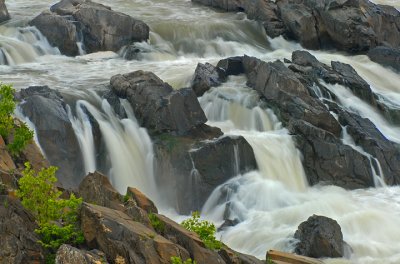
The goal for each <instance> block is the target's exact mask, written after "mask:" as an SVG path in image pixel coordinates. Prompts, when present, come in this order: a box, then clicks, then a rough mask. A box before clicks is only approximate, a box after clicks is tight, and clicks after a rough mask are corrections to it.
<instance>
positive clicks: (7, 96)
mask: <svg viewBox="0 0 400 264" xmlns="http://www.w3.org/2000/svg"><path fill="white" fill-rule="evenodd" d="M14 92H15V90H14V89H13V88H12V87H11V85H5V84H0V135H1V136H2V137H3V138H4V139H7V138H8V136H9V135H10V133H11V132H12V131H14V137H13V141H12V142H8V144H7V147H8V149H9V150H10V152H11V154H12V155H18V153H19V152H21V150H23V149H24V148H25V146H26V145H27V144H28V142H29V141H30V140H31V139H32V138H33V131H31V130H30V129H29V128H28V127H27V126H26V124H25V123H21V124H20V125H19V126H17V125H15V124H14V118H13V117H12V114H13V113H14V110H15V106H16V104H15V101H14Z"/></svg>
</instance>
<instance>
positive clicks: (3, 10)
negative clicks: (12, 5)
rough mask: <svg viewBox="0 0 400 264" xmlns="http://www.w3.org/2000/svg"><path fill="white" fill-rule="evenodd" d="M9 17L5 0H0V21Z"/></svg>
mask: <svg viewBox="0 0 400 264" xmlns="http://www.w3.org/2000/svg"><path fill="white" fill-rule="evenodd" d="M9 19H10V14H9V13H8V10H7V6H6V3H5V0H0V23H3V22H4V21H7V20H9Z"/></svg>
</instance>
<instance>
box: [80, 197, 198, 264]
mask: <svg viewBox="0 0 400 264" xmlns="http://www.w3.org/2000/svg"><path fill="white" fill-rule="evenodd" d="M81 223H82V230H83V234H84V236H85V239H86V241H87V244H88V245H89V246H91V247H96V248H98V249H100V250H102V251H103V252H104V253H105V254H106V255H107V259H108V260H109V261H110V262H115V260H116V259H117V258H119V259H121V260H123V261H125V263H143V264H144V263H169V262H170V258H171V257H173V256H178V257H181V258H182V259H188V258H189V257H190V255H189V253H188V252H187V251H186V250H185V249H184V248H182V247H180V246H178V245H176V244H174V243H172V242H171V241H169V240H167V239H165V238H164V237H162V236H160V235H158V234H157V233H156V232H154V231H153V230H151V229H149V228H147V227H146V226H144V225H143V224H141V223H139V222H135V221H133V220H132V219H131V218H130V217H129V216H128V215H126V214H124V213H122V212H120V211H117V210H112V209H109V208H106V207H101V206H97V205H92V204H88V203H83V205H82V210H81Z"/></svg>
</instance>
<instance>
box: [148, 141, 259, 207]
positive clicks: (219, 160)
mask: <svg viewBox="0 0 400 264" xmlns="http://www.w3.org/2000/svg"><path fill="white" fill-rule="evenodd" d="M203 140H204V139H203ZM203 140H201V138H195V139H191V138H187V137H174V136H168V137H167V136H166V135H164V136H160V137H157V138H155V139H154V144H155V156H156V159H157V166H156V173H155V175H157V178H156V182H157V185H158V186H165V190H176V192H174V193H170V192H167V191H165V193H164V192H162V193H161V194H160V195H161V196H162V197H168V198H167V200H169V201H173V202H172V203H173V204H174V205H175V206H176V210H177V211H178V212H179V213H182V214H185V213H186V214H188V213H190V212H191V211H194V210H200V209H201V208H202V206H203V204H204V203H205V201H206V200H207V198H208V197H209V195H210V194H211V192H212V191H213V190H214V189H215V188H216V187H217V186H219V185H220V184H222V183H224V182H225V181H227V180H228V179H230V178H232V177H234V176H236V175H238V174H240V173H246V172H248V171H251V170H255V169H257V163H256V160H255V157H254V153H253V150H252V148H251V146H250V145H249V144H248V142H247V141H246V140H245V139H244V138H243V137H222V138H218V139H212V140H207V141H203ZM215 164H218V166H215Z"/></svg>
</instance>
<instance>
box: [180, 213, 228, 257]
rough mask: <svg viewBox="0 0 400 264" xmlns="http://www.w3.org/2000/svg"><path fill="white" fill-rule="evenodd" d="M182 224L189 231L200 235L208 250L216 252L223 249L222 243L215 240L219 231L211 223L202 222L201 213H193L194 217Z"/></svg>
mask: <svg viewBox="0 0 400 264" xmlns="http://www.w3.org/2000/svg"><path fill="white" fill-rule="evenodd" d="M181 224H182V226H183V227H184V228H186V229H187V230H189V231H193V232H195V233H196V234H198V235H199V237H200V239H201V240H202V241H203V242H204V245H205V246H206V247H207V248H209V249H212V250H215V249H220V248H221V247H222V243H221V242H220V241H218V240H217V239H216V238H215V233H216V231H217V229H216V228H215V225H214V224H213V223H211V222H209V221H206V220H200V213H199V212H193V213H192V217H191V218H189V219H186V220H185V221H183V222H182V223H181Z"/></svg>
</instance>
